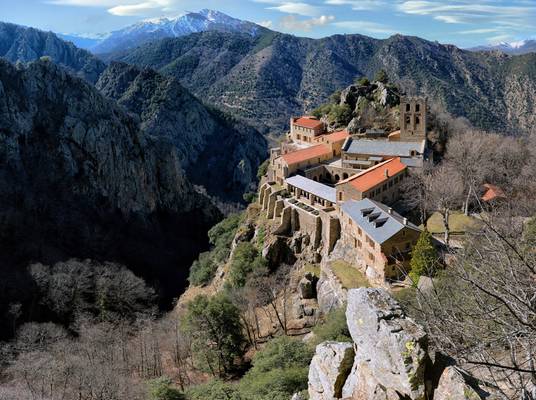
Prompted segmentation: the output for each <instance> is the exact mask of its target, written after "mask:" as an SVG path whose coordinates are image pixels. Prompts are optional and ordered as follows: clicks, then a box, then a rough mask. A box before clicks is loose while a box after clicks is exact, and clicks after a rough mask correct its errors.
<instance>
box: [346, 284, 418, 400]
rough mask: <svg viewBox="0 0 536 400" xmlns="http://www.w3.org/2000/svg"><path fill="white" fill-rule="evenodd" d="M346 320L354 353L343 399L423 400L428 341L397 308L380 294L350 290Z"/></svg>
mask: <svg viewBox="0 0 536 400" xmlns="http://www.w3.org/2000/svg"><path fill="white" fill-rule="evenodd" d="M346 320H347V323H348V330H349V331H350V334H351V336H352V339H353V340H354V342H355V344H356V347H357V351H356V357H355V360H354V366H353V367H352V372H351V374H350V378H349V379H348V381H347V382H346V384H345V386H344V389H343V395H344V397H350V396H352V397H353V398H356V399H359V398H363V399H373V398H385V399H391V398H392V399H398V398H399V397H403V396H405V398H407V399H423V398H424V392H425V385H424V372H425V366H426V363H427V362H428V354H427V338H426V334H425V332H424V330H423V329H422V328H421V327H420V326H419V325H417V324H416V323H415V322H414V321H412V320H411V319H409V318H407V317H406V316H405V315H404V312H403V311H402V309H401V307H400V305H399V304H398V303H397V302H396V301H395V300H394V299H393V298H392V297H391V296H390V295H389V294H388V293H387V292H386V291H385V290H383V289H352V290H349V291H348V307H347V308H346Z"/></svg>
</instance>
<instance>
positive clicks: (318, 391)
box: [309, 342, 354, 400]
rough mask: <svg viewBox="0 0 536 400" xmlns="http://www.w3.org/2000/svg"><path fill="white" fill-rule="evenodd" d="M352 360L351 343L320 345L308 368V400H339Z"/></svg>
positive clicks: (352, 350)
mask: <svg viewBox="0 0 536 400" xmlns="http://www.w3.org/2000/svg"><path fill="white" fill-rule="evenodd" d="M353 360H354V349H353V345H352V343H338V342H324V343H320V344H319V345H318V346H317V347H316V353H315V355H314V357H313V359H312V360H311V366H310V368H309V400H333V399H339V398H341V397H342V388H343V385H344V382H345V381H346V378H347V377H348V374H349V373H350V370H351V369H352V363H353Z"/></svg>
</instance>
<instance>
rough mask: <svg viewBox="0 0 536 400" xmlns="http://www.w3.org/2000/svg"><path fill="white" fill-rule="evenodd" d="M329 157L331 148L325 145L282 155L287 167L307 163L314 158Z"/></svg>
mask: <svg viewBox="0 0 536 400" xmlns="http://www.w3.org/2000/svg"><path fill="white" fill-rule="evenodd" d="M327 154H329V155H331V148H329V147H328V146H326V145H325V144H317V145H316V146H311V147H307V148H306V149H302V150H297V151H293V152H291V153H287V154H284V155H283V156H281V157H283V160H285V161H286V163H287V164H288V165H292V164H297V163H299V162H302V161H307V160H310V159H312V158H315V157H321V156H324V155H327Z"/></svg>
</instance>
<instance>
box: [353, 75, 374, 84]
mask: <svg viewBox="0 0 536 400" xmlns="http://www.w3.org/2000/svg"><path fill="white" fill-rule="evenodd" d="M355 83H356V84H358V85H359V86H368V85H370V81H369V79H368V78H367V77H366V76H361V77H359V78H356V80H355Z"/></svg>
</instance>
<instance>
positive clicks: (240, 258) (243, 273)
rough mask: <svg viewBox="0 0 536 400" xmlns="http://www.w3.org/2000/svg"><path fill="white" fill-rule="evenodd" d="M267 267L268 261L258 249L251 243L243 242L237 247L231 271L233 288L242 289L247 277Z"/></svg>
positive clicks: (230, 276) (230, 277)
mask: <svg viewBox="0 0 536 400" xmlns="http://www.w3.org/2000/svg"><path fill="white" fill-rule="evenodd" d="M265 266H266V261H265V260H264V259H263V258H262V256H261V255H260V254H259V251H258V250H257V248H256V247H255V246H254V245H253V244H251V243H250V242H241V243H239V244H238V245H237V246H236V249H235V251H234V255H233V259H232V261H231V266H230V270H229V283H230V285H231V286H233V287H242V286H244V285H245V284H246V280H247V277H248V275H249V274H250V273H252V272H253V271H255V270H258V269H261V268H262V267H265Z"/></svg>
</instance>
